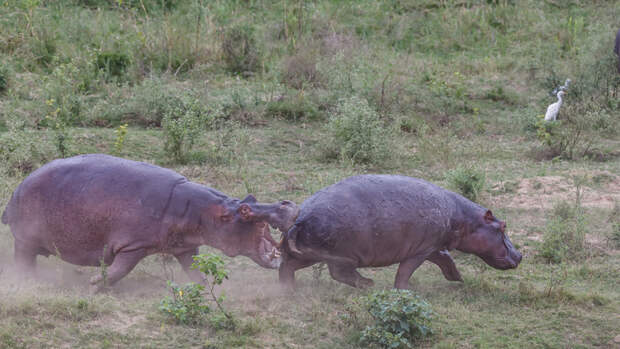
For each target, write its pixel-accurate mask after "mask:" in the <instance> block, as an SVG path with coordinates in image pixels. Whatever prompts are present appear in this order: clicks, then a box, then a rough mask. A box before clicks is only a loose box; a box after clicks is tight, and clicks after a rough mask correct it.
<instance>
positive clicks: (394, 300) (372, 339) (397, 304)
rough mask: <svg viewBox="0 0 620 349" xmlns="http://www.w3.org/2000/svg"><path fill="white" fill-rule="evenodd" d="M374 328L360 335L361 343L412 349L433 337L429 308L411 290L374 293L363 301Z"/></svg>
mask: <svg viewBox="0 0 620 349" xmlns="http://www.w3.org/2000/svg"><path fill="white" fill-rule="evenodd" d="M365 304H366V309H367V310H368V312H369V313H370V316H371V317H372V319H373V320H374V324H373V325H370V326H367V327H366V328H365V329H364V330H363V331H362V338H361V339H362V342H365V343H373V344H377V345H379V346H381V347H382V348H411V347H412V346H413V343H415V342H416V341H417V340H418V339H421V338H424V337H426V336H429V335H431V334H432V333H433V331H432V329H431V322H432V314H433V312H432V310H431V307H430V305H429V304H428V303H427V302H426V301H424V300H422V299H421V298H420V297H418V296H416V295H414V294H413V292H411V291H410V290H396V289H392V290H388V291H385V290H383V291H376V292H373V293H372V294H370V295H369V296H367V297H366V299H365Z"/></svg>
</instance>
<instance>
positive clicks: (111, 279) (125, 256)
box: [90, 249, 147, 293]
mask: <svg viewBox="0 0 620 349" xmlns="http://www.w3.org/2000/svg"><path fill="white" fill-rule="evenodd" d="M146 255H147V253H146V250H143V249H139V250H132V251H127V252H122V251H121V252H120V253H118V254H116V256H115V257H114V261H113V262H112V264H111V265H110V267H108V268H107V270H106V280H105V282H106V285H104V283H103V275H102V274H103V273H99V274H98V275H95V276H93V277H92V278H91V279H90V284H91V292H92V293H97V292H99V291H101V290H102V289H103V288H104V287H105V286H112V285H114V284H115V283H116V282H117V281H118V280H120V279H122V278H123V277H124V276H125V275H127V274H129V272H130V271H131V270H132V269H133V268H134V267H135V266H136V264H138V262H139V261H140V260H141V259H142V258H144V257H146Z"/></svg>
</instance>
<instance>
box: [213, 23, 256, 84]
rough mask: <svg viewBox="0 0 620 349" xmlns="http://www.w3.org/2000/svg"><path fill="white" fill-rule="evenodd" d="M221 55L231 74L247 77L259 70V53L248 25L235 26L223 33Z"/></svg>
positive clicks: (252, 30)
mask: <svg viewBox="0 0 620 349" xmlns="http://www.w3.org/2000/svg"><path fill="white" fill-rule="evenodd" d="M222 53H223V55H224V57H223V58H224V62H225V63H226V66H227V68H228V70H229V71H230V72H232V73H235V74H243V75H248V74H251V73H253V72H256V71H257V70H258V69H259V68H260V65H261V53H260V50H259V49H258V46H257V45H256V40H255V38H254V28H253V27H251V26H249V25H236V26H233V27H230V28H228V29H227V30H226V31H225V32H224V35H223V37H222Z"/></svg>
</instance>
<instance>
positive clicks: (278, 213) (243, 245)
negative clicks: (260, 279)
mask: <svg viewBox="0 0 620 349" xmlns="http://www.w3.org/2000/svg"><path fill="white" fill-rule="evenodd" d="M216 207H217V208H216V210H217V212H215V216H216V217H214V218H215V221H216V226H217V229H216V230H217V233H216V234H215V235H216V236H215V239H213V238H211V239H209V240H211V241H205V243H207V244H208V245H212V246H214V247H216V248H218V249H220V250H222V251H223V252H224V254H226V255H227V256H229V257H234V256H237V255H244V256H247V257H249V258H250V259H252V260H253V261H254V262H256V263H257V264H258V265H260V266H262V267H264V268H271V269H276V268H278V267H279V266H280V262H281V258H280V251H279V247H280V246H279V244H278V243H276V242H275V241H274V240H273V238H272V237H271V234H270V231H269V226H270V225H271V226H272V227H274V228H276V229H278V230H280V231H282V232H286V231H287V230H288V229H289V228H290V227H291V226H292V225H293V224H294V223H295V220H296V219H297V216H298V215H299V207H298V206H297V205H296V204H295V203H294V202H292V201H287V200H283V201H280V202H277V203H274V204H261V203H258V202H257V201H256V199H255V198H254V197H253V196H252V195H248V196H247V197H246V198H245V199H243V200H242V201H239V200H237V199H233V200H227V201H226V202H224V203H223V204H222V205H217V206H216ZM213 213H214V212H211V214H213Z"/></svg>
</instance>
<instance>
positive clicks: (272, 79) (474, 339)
mask: <svg viewBox="0 0 620 349" xmlns="http://www.w3.org/2000/svg"><path fill="white" fill-rule="evenodd" d="M118 3H119V2H116V1H106V0H100V1H94V0H89V1H81V0H80V1H78V0H71V1H69V0H68V1H21V0H4V1H2V0H0V32H1V33H2V35H0V59H1V60H2V71H3V73H2V74H4V75H3V76H4V77H5V78H6V81H7V84H6V85H5V86H6V88H5V89H4V90H3V91H2V93H1V94H0V184H1V185H0V206H2V207H4V205H5V204H6V202H7V201H8V199H9V197H10V195H11V193H12V191H13V190H14V189H15V188H16V187H17V185H18V184H19V183H20V182H21V180H23V178H25V176H27V175H28V173H30V172H31V171H32V170H34V169H36V168H38V167H39V166H40V165H42V164H43V163H45V162H47V161H50V160H52V159H54V158H57V157H59V156H60V154H59V153H58V150H57V148H56V146H55V144H54V137H55V136H54V130H53V129H52V128H51V127H50V125H49V124H48V122H49V121H47V119H46V116H53V117H54V118H59V119H60V120H62V121H63V122H65V123H66V124H67V128H66V130H67V134H68V136H69V137H68V140H67V143H66V144H67V153H68V154H69V155H73V154H83V153H95V152H98V153H110V154H111V153H114V152H115V145H114V144H115V142H116V139H117V136H116V133H115V129H116V127H118V126H119V125H121V124H124V123H128V124H129V127H128V128H127V133H126V136H125V139H124V143H123V148H122V151H121V154H120V156H123V157H126V158H130V159H135V160H141V161H147V162H151V163H155V164H158V165H161V166H166V167H169V168H172V169H173V170H175V171H177V172H180V173H181V174H183V175H185V176H187V177H188V178H189V179H190V180H193V181H196V182H199V183H203V184H206V185H208V186H211V187H214V188H217V189H218V190H221V191H223V192H225V193H227V194H229V195H231V196H235V197H244V196H245V195H247V194H248V193H252V194H254V195H256V197H257V198H258V199H259V200H260V201H265V202H270V201H274V200H279V199H289V200H293V201H295V202H297V203H301V202H303V200H305V199H306V198H307V197H309V196H310V195H312V194H313V193H314V192H316V191H317V190H319V189H321V188H323V187H324V186H327V185H330V184H333V183H335V182H338V181H339V180H341V179H342V178H344V177H347V176H350V175H354V174H360V173H394V174H404V175H409V176H414V177H420V178H424V179H426V180H429V181H431V182H434V183H437V184H439V185H442V186H444V187H447V186H449V183H448V181H447V179H446V178H447V177H446V175H447V174H448V173H449V172H450V171H453V170H454V169H455V168H458V167H467V168H471V169H473V170H475V171H477V172H478V173H480V174H483V175H484V178H485V185H484V189H483V190H482V192H480V193H478V194H479V195H478V201H479V202H480V203H481V204H483V205H485V206H488V207H489V208H490V209H492V210H493V212H494V214H495V215H496V216H498V217H499V218H501V219H503V220H506V222H507V224H508V234H509V235H510V237H511V239H512V241H513V243H514V244H515V246H517V247H518V248H519V249H520V250H521V251H522V252H523V254H524V258H523V262H522V263H521V265H520V266H519V268H518V269H516V270H512V271H505V272H502V271H497V270H493V269H491V268H490V267H488V266H486V265H485V264H484V263H483V262H482V261H481V260H479V259H478V258H477V257H475V256H469V255H464V254H461V253H455V255H454V257H455V261H456V264H457V266H458V267H459V269H460V271H461V273H462V275H463V277H464V279H465V282H464V283H452V282H448V281H446V280H444V279H443V276H442V275H441V273H440V271H439V269H438V268H437V267H436V266H434V265H430V264H424V265H422V267H420V268H419V269H418V270H417V271H416V273H415V274H414V277H413V278H412V280H411V288H412V289H413V290H414V292H415V293H416V294H418V295H420V296H421V297H422V298H424V299H426V300H427V301H428V302H429V303H430V304H431V306H432V308H433V310H434V311H435V313H436V318H435V322H434V332H435V334H434V335H433V336H432V337H430V338H428V339H425V340H424V341H422V342H421V343H419V345H420V346H421V347H424V348H472V347H476V348H538V347H540V348H564V347H571V348H591V347H603V348H607V347H609V348H611V347H614V345H617V344H614V343H613V338H614V337H615V336H617V335H618V334H620V326H619V325H618V324H617V321H614V320H615V319H617V314H618V313H620V293H619V292H618V289H617V283H618V270H620V254H619V252H618V245H617V244H616V243H615V241H614V240H613V239H612V237H613V234H614V233H613V229H614V227H613V220H612V219H611V218H609V217H610V215H612V212H613V211H612V210H613V207H614V206H613V200H614V199H615V200H616V201H618V200H620V192H618V187H619V186H620V177H618V174H619V173H620V152H619V151H618V148H619V147H620V139H619V137H618V135H619V134H620V109H619V108H620V103H619V102H618V97H617V96H618V93H619V92H620V91H618V86H619V85H618V79H616V77H617V75H616V74H615V73H613V69H614V59H615V57H614V56H613V53H612V52H611V51H612V47H613V35H614V33H615V32H616V30H617V27H616V26H617V18H619V17H620V4H618V3H617V2H614V1H565V2H563V1H546V2H540V1H533V0H524V1H508V0H507V1H493V2H492V1H482V0H469V1H443V2H441V4H440V5H438V2H436V1H427V0H415V1H399V0H390V1H388V0H386V1H369V0H368V1H367V0H364V1H348V0H343V1H327V0H318V1H313V2H297V1H295V2H290V1H200V0H196V1H185V2H179V3H178V4H177V5H175V6H170V7H166V6H164V7H162V6H161V2H160V1H159V0H152V1H147V0H144V1H143V3H144V4H145V6H144V8H143V7H142V6H141V5H140V2H139V1H123V2H122V5H121V6H119V5H118ZM300 4H301V6H300ZM97 8H99V9H97ZM145 10H146V12H145ZM240 25H241V26H244V30H246V31H247V33H250V32H251V33H252V35H253V38H254V41H253V43H252V45H255V47H253V48H251V49H250V50H249V51H247V52H252V54H256V55H255V57H252V60H251V63H252V64H251V67H250V68H251V69H250V68H247V67H246V68H244V69H241V68H234V69H232V68H231V66H230V61H227V59H230V57H228V58H227V56H226V50H227V49H230V48H231V47H230V45H229V44H230V43H228V44H227V43H226V37H225V35H223V33H226V32H230V30H231V28H239V26H240ZM227 45H228V46H227ZM229 53H230V52H229ZM102 57H103V58H102ZM236 59H238V60H240V61H242V60H243V57H237V58H236ZM246 63H247V62H246ZM239 69H241V70H243V71H237V70H239ZM231 70H232V72H231ZM610 72H612V73H613V74H612V73H610ZM567 77H570V78H571V79H572V80H573V85H572V86H573V87H572V88H573V89H572V90H571V91H570V92H573V93H571V94H569V96H568V97H567V98H566V102H565V103H566V105H567V106H569V105H571V103H572V105H573V106H575V105H579V106H580V107H582V109H584V108H585V110H587V111H588V112H590V113H594V114H596V115H594V116H599V115H600V116H601V117H602V116H604V117H605V118H604V119H601V120H602V121H600V124H598V125H597V126H596V127H597V128H594V129H593V128H590V129H586V130H585V131H584V132H585V133H584V135H585V136H588V137H592V140H593V146H592V150H593V151H592V152H591V153H589V155H588V156H575V157H574V159H572V160H570V161H569V160H566V159H563V158H555V159H548V157H546V154H547V153H546V151H547V150H546V149H545V148H544V145H543V144H542V143H541V142H540V141H539V140H538V139H537V137H536V136H537V135H536V128H535V125H534V124H535V121H536V117H537V116H538V115H540V114H543V113H544V111H545V109H546V106H547V105H548V104H550V103H552V102H554V99H553V98H552V97H549V95H548V92H549V91H550V90H551V89H552V88H553V87H555V86H557V85H559V83H561V82H563V80H564V79H565V78H567ZM313 79H314V80H313ZM614 93H615V95H614ZM51 99H53V101H51ZM351 99H365V100H366V101H368V107H369V108H370V109H372V113H373V115H374V113H376V115H377V116H378V118H379V122H380V123H382V126H384V127H385V130H386V131H385V133H384V137H386V138H389V142H386V144H389V149H388V151H389V154H390V156H389V157H385V159H382V160H385V161H372V162H368V163H361V164H357V163H355V162H352V161H347V160H346V158H345V159H326V157H325V156H324V153H323V150H324V145H325V144H326V142H327V141H328V137H329V129H328V128H326V124H327V123H328V120H329V119H330V117H332V116H334V115H336V113H338V106H339V101H341V100H351ZM188 102H191V103H192V104H193V103H195V105H196V107H197V108H200V110H204V111H206V113H208V115H209V116H210V118H209V120H211V121H210V122H209V123H208V124H206V123H205V125H198V126H196V125H194V126H192V127H195V128H197V129H196V130H194V131H196V135H197V136H196V139H195V144H194V147H193V148H192V149H191V151H189V152H188V154H187V156H186V157H185V158H184V161H183V162H184V164H180V163H178V162H176V161H175V160H174V157H172V156H171V154H169V153H167V152H166V151H165V150H164V135H163V131H162V128H161V120H162V118H163V116H164V115H166V113H168V112H169V111H170V110H172V109H173V108H175V107H178V106H181V105H185V104H187V103H188ZM586 102H587V103H591V104H588V105H585V104H583V103H586ZM582 104H583V105H582ZM57 109H58V111H56V110H57ZM582 109H579V108H577V109H574V110H578V111H581V110H582ZM577 114H579V113H577ZM571 115H572V114H571ZM590 116H592V115H590ZM582 137H583V135H582ZM586 139H587V137H586ZM584 174H585V175H586V182H585V184H584V186H585V194H584V198H583V202H584V210H585V211H584V212H585V216H586V219H585V232H586V238H585V239H586V244H585V246H586V247H585V251H584V252H583V254H581V255H580V256H582V257H580V259H579V260H568V261H566V262H563V263H561V264H547V262H546V261H545V259H544V258H542V257H541V249H542V237H543V233H544V232H545V229H546V227H547V225H548V224H549V222H550V220H551V217H550V215H551V213H552V207H553V203H554V202H544V201H545V200H550V201H562V200H563V201H567V200H573V199H574V191H575V188H574V186H573V184H572V183H573V176H574V175H584ZM557 178H560V179H561V184H557V182H550V179H554V180H557ZM534 182H535V183H538V184H531V187H527V186H525V184H526V183H534ZM549 183H552V184H549ZM518 200H526V202H520V201H518ZM275 237H276V238H277V236H275ZM12 248H13V238H12V235H11V233H10V231H9V229H8V226H4V225H0V280H2V282H1V285H0V348H5V347H6V348H37V347H92V348H101V347H104V348H105V347H110V348H113V347H171V348H186V347H205V348H230V347H245V348H263V347H284V348H335V347H336V348H358V347H359V344H358V342H357V341H356V340H357V338H359V333H357V332H356V331H355V330H354V329H353V328H352V327H350V326H348V325H347V324H346V323H345V322H344V321H343V320H342V319H341V317H340V315H341V314H343V313H344V312H345V311H346V309H347V306H348V305H350V304H352V303H353V302H354V301H355V299H357V298H358V297H360V296H363V295H367V294H368V293H369V292H371V291H372V290H357V289H353V288H350V287H348V286H344V285H342V284H340V283H337V282H335V281H333V280H331V278H330V277H329V275H328V272H327V271H324V272H323V273H322V275H321V277H320V279H319V280H316V279H315V278H314V277H313V271H312V270H311V269H310V268H308V269H307V270H303V271H301V272H299V273H298V279H299V280H298V281H299V282H298V286H299V287H298V290H297V292H294V293H291V292H287V291H284V290H281V289H280V288H279V286H278V284H277V272H275V271H271V270H265V269H261V268H260V267H258V266H257V265H255V264H254V263H253V262H251V261H250V260H249V259H247V258H244V257H238V258H234V259H232V258H225V261H226V263H227V268H228V269H229V270H230V279H229V280H227V281H225V282H224V284H223V285H222V288H223V291H224V292H225V294H226V301H225V305H226V309H230V310H231V311H232V312H233V313H234V314H235V316H236V317H237V318H238V319H240V326H238V327H237V329H236V330H234V331H226V330H220V331H215V330H213V329H210V328H209V327H207V326H205V327H187V326H182V325H175V324H173V323H171V322H169V321H168V320H167V319H166V318H165V317H164V316H163V315H162V314H161V313H160V312H159V311H158V309H157V307H158V305H159V302H160V300H161V299H162V298H163V297H164V296H166V295H167V292H168V291H167V289H166V282H165V280H166V279H169V278H170V273H169V272H166V271H165V269H164V268H163V267H162V263H161V259H160V258H159V257H157V256H152V257H149V258H147V259H146V260H144V261H142V262H141V263H140V264H139V265H138V267H137V268H136V269H135V270H134V271H133V272H132V273H131V274H130V275H128V276H127V277H126V278H124V279H123V280H121V281H120V282H119V284H118V285H117V286H116V287H114V288H113V289H112V290H111V291H110V292H109V293H107V294H101V295H96V296H91V295H89V294H88V288H87V284H88V282H87V280H88V279H89V277H90V276H92V275H93V274H95V273H97V270H96V269H90V268H77V267H75V266H71V265H68V264H66V263H64V262H61V261H60V260H58V259H57V258H53V257H52V258H49V259H46V258H43V257H39V269H40V273H39V274H40V276H41V278H40V279H37V280H32V279H24V278H23V277H22V276H21V275H15V273H14V272H13V270H12V253H13V252H12ZM202 250H203V251H205V252H206V251H211V249H210V248H208V247H203V248H202ZM171 265H172V268H173V269H172V270H173V271H174V276H175V279H176V280H177V281H179V282H183V281H185V280H186V277H185V275H184V274H183V272H182V271H181V269H180V267H179V266H178V265H177V264H176V262H174V263H171ZM166 270H167V269H166ZM361 272H362V273H363V274H364V275H365V276H369V277H372V278H373V279H375V281H376V286H375V287H374V290H377V289H382V288H389V287H391V285H392V283H393V278H394V274H395V272H396V266H391V267H387V268H376V269H375V268H372V269H366V270H362V271H361Z"/></svg>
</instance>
